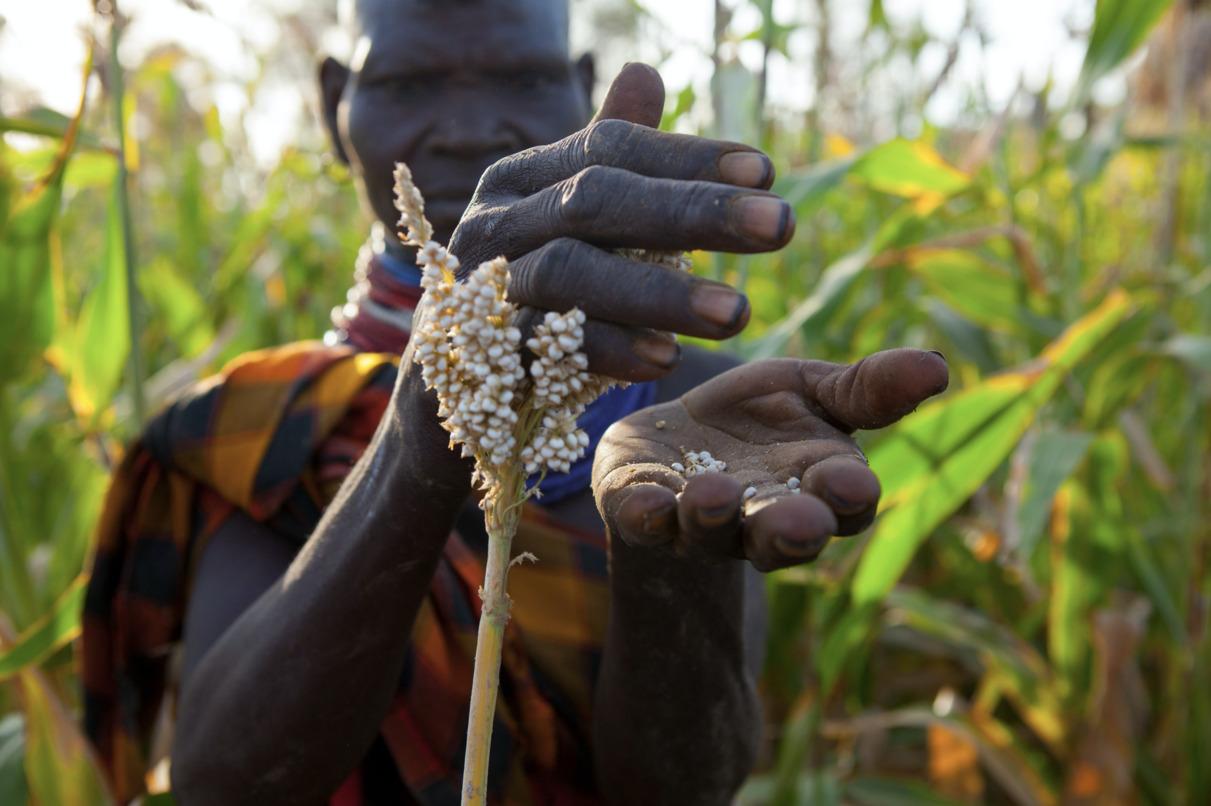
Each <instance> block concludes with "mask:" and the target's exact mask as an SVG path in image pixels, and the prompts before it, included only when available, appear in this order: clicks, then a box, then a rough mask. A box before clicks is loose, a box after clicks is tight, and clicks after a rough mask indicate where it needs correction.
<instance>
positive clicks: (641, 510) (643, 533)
mask: <svg viewBox="0 0 1211 806" xmlns="http://www.w3.org/2000/svg"><path fill="white" fill-rule="evenodd" d="M608 506H609V507H610V513H611V514H610V515H609V516H608V519H609V520H608V523H609V524H610V526H611V533H612V534H615V535H617V536H618V537H620V538H622V540H623V541H625V542H626V543H628V544H630V545H632V546H663V545H665V544H668V543H672V542H673V541H674V539H676V537H677V532H678V529H677V496H676V494H675V493H674V492H673V491H672V490H670V489H669V488H667V487H664V486H662V485H660V484H655V483H652V482H643V483H638V484H633V485H630V486H628V487H626V488H625V489H623V490H621V491H619V492H618V494H617V495H615V496H613V497H612V500H611V501H610V502H609V504H608Z"/></svg>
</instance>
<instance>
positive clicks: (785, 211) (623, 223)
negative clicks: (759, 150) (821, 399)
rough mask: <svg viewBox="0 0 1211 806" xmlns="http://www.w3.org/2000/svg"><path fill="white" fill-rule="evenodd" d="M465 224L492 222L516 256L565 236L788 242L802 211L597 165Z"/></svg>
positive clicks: (623, 241) (643, 242) (662, 242)
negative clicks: (797, 213) (798, 214)
mask: <svg viewBox="0 0 1211 806" xmlns="http://www.w3.org/2000/svg"><path fill="white" fill-rule="evenodd" d="M459 227H460V230H466V231H467V233H468V234H469V235H471V236H474V235H476V234H477V233H478V232H479V231H480V230H483V231H487V230H488V229H489V227H490V229H491V232H492V236H493V237H492V241H493V243H494V245H496V247H497V249H498V251H500V252H502V253H503V254H504V256H505V257H507V258H509V259H510V260H513V259H515V258H518V257H520V256H522V255H524V254H526V253H527V252H531V251H533V250H535V249H537V248H538V247H540V246H542V245H543V244H545V243H547V242H548V241H553V240H555V239H556V238H560V237H569V238H575V239H577V240H581V241H586V242H588V243H592V244H594V245H596V246H601V247H609V248H618V247H630V248H636V249H659V250H669V251H690V250H693V249H706V250H710V251H715V252H738V253H752V252H768V251H771V250H775V249H780V248H781V247H783V246H785V245H786V244H787V243H788V242H789V241H790V239H791V236H792V235H794V232H795V216H794V213H793V212H792V210H791V207H790V205H789V204H787V203H786V202H785V201H783V200H782V199H780V198H778V197H777V196H775V195H773V194H771V193H764V192H761V191H752V190H743V189H740V188H734V187H731V186H728V185H721V184H718V183H715V182H684V181H678V180H673V179H653V178H651V177H647V176H641V175H639V174H635V173H631V172H630V171H625V170H622V169H620V168H606V167H602V166H599V165H595V166H590V167H588V168H585V169H584V170H583V171H580V172H579V173H577V174H576V175H575V176H573V177H571V178H570V179H566V180H564V181H562V182H558V183H556V184H554V185H552V186H550V187H548V188H546V189H545V190H543V191H541V192H539V193H536V194H535V195H533V196H529V197H527V198H525V199H522V200H521V201H519V202H517V203H516V204H513V205H511V206H509V207H508V208H507V209H504V210H501V209H494V208H490V207H485V208H483V209H481V210H477V211H473V212H471V213H470V214H469V215H468V216H467V217H465V218H464V219H463V221H462V223H461V224H460V225H459ZM468 227H469V228H470V229H469V230H468V229H467V228H468ZM485 240H486V239H485ZM464 262H466V261H464Z"/></svg>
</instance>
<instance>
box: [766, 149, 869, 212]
mask: <svg viewBox="0 0 1211 806" xmlns="http://www.w3.org/2000/svg"><path fill="white" fill-rule="evenodd" d="M855 162H857V158H855V157H851V158H847V159H840V160H830V161H829V162H821V163H817V164H816V165H813V166H811V167H810V168H806V169H803V170H799V171H796V172H794V173H791V174H788V175H787V176H785V177H778V179H777V180H776V181H775V182H774V192H775V193H777V194H778V195H779V196H781V197H782V198H784V199H786V201H787V203H788V204H790V206H791V207H793V208H795V215H796V216H797V217H799V218H800V219H804V218H806V217H807V216H808V215H810V214H811V213H813V212H815V210H816V208H817V207H819V206H820V204H821V203H822V202H823V201H824V200H825V199H826V198H827V197H828V194H829V193H831V192H832V191H833V190H834V189H835V188H837V187H839V186H840V185H841V181H842V180H843V179H845V176H846V174H848V173H849V170H850V168H852V167H853V166H854V163H855Z"/></svg>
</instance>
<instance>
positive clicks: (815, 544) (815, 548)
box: [774, 535, 827, 557]
mask: <svg viewBox="0 0 1211 806" xmlns="http://www.w3.org/2000/svg"><path fill="white" fill-rule="evenodd" d="M825 540H827V538H825V539H824V540H821V539H819V538H809V539H807V540H791V539H789V538H786V537H783V536H782V535H774V548H776V549H778V551H780V552H782V553H783V554H787V555H789V556H791V557H814V556H815V555H817V554H819V553H820V550H821V549H822V548H823V547H824V541H825Z"/></svg>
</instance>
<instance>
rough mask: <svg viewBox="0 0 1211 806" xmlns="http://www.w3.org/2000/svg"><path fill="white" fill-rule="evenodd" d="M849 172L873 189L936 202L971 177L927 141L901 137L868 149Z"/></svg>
mask: <svg viewBox="0 0 1211 806" xmlns="http://www.w3.org/2000/svg"><path fill="white" fill-rule="evenodd" d="M849 173H850V176H853V177H855V178H857V179H860V180H862V181H864V182H865V183H866V184H867V185H869V186H870V187H872V188H874V189H875V190H879V191H882V192H884V193H891V194H892V195H895V196H903V197H904V198H908V199H918V200H920V199H923V200H925V202H923V203H934V204H935V206H936V203H940V202H939V200H944V199H945V198H946V197H948V196H952V195H954V194H955V193H958V192H959V191H961V190H963V189H964V188H966V187H967V186H968V185H969V184H970V183H971V177H969V176H968V175H967V174H965V173H963V172H962V171H960V170H959V169H957V168H955V167H953V166H951V165H949V164H948V163H947V162H946V160H944V159H942V157H941V156H940V155H939V154H938V152H936V151H934V150H933V148H931V147H930V146H929V145H927V144H925V143H922V142H919V141H910V140H904V139H896V140H890V141H888V142H886V143H884V144H883V145H881V146H878V147H877V148H874V149H872V150H870V151H868V152H867V153H866V154H865V155H864V156H862V157H861V158H860V159H859V160H858V162H857V163H856V164H855V165H854V166H853V168H851V169H850V172H849Z"/></svg>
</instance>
